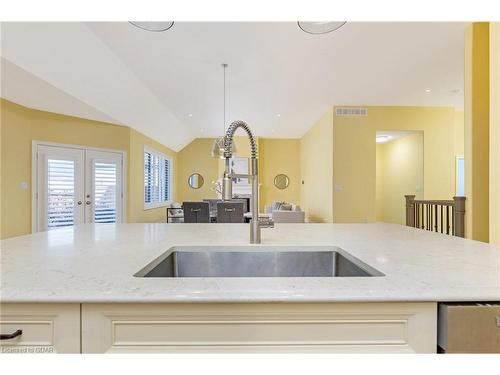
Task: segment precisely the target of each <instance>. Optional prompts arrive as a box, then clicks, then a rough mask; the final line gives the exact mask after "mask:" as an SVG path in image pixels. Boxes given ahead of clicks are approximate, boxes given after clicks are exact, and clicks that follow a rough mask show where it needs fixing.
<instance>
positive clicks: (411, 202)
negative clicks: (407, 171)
mask: <svg viewBox="0 0 500 375" xmlns="http://www.w3.org/2000/svg"><path fill="white" fill-rule="evenodd" d="M405 198H406V225H407V226H408V227H415V195H405Z"/></svg>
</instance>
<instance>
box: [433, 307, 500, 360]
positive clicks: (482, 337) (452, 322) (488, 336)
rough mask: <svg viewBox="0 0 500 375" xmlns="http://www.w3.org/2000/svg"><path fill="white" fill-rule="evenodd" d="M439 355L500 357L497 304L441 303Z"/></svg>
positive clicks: (499, 323) (498, 310)
mask: <svg viewBox="0 0 500 375" xmlns="http://www.w3.org/2000/svg"><path fill="white" fill-rule="evenodd" d="M438 351H440V352H441V353H500V302H470V303H459V302H454V303H451V302H450V303H440V304H439V306H438Z"/></svg>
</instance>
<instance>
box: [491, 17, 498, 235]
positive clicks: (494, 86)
mask: <svg viewBox="0 0 500 375" xmlns="http://www.w3.org/2000/svg"><path fill="white" fill-rule="evenodd" d="M489 211H490V233H489V235H490V242H491V243H495V244H497V245H500V22H493V23H490V210H489Z"/></svg>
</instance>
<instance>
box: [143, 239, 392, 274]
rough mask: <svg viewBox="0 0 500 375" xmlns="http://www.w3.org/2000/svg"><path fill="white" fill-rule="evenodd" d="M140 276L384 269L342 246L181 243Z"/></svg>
mask: <svg viewBox="0 0 500 375" xmlns="http://www.w3.org/2000/svg"><path fill="white" fill-rule="evenodd" d="M134 276H136V277H369V276H384V274H383V273H381V272H379V271H377V270H376V269H374V268H372V267H370V266H369V265H367V264H366V263H363V262H362V261H360V260H359V259H357V258H355V257H353V256H352V255H350V254H349V253H347V252H345V251H344V250H342V249H340V248H338V247H332V246H330V247H321V246H301V247H299V246H287V247H284V246H258V247H256V246H178V247H172V248H170V249H169V250H168V251H166V252H165V253H164V254H162V255H161V256H159V257H158V258H157V259H155V260H154V261H152V262H151V263H149V264H148V265H147V266H145V267H144V268H143V269H141V270H140V271H139V272H137V273H136V274H135V275H134Z"/></svg>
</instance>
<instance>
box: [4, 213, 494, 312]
mask: <svg viewBox="0 0 500 375" xmlns="http://www.w3.org/2000/svg"><path fill="white" fill-rule="evenodd" d="M248 232H249V229H248V224H118V225H113V224H98V225H78V226H76V227H74V228H71V227H70V228H63V229H58V230H54V231H50V232H43V233H36V234H33V235H27V236H21V237H16V238H11V239H7V240H3V241H1V242H0V244H1V269H0V273H1V275H0V281H1V295H0V301H1V302H3V303H15V302H75V303H91V302H96V303H98V302H147V303H153V302H333V301H358V302H360V301H500V247H495V246H492V245H488V244H484V243H480V242H475V241H469V240H464V239H461V238H457V237H451V236H446V235H441V234H437V233H432V232H427V231H424V230H417V229H413V228H408V227H404V226H400V225H393V224H382V223H375V224H276V227H275V228H274V229H263V230H262V245H277V246H279V245H321V246H323V245H327V246H338V247H340V248H342V249H343V250H344V251H347V252H348V253H350V254H352V255H353V256H355V257H357V258H359V259H360V260H362V261H363V262H365V263H367V264H368V265H370V266H372V267H374V268H376V269H378V270H379V271H381V272H383V273H384V274H385V276H382V277H332V278H320V277H311V278H295V277H294V278H139V277H134V276H133V275H134V274H135V273H136V272H137V271H139V270H140V269H141V268H143V267H144V266H145V265H147V264H148V263H149V262H150V261H152V260H153V259H155V258H156V257H158V256H159V255H161V254H162V253H164V252H165V251H167V250H168V249H169V248H170V247H172V246H192V245H245V246H246V245H248V237H249V233H248ZM252 246H259V245H252ZM306 250H307V249H306Z"/></svg>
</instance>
